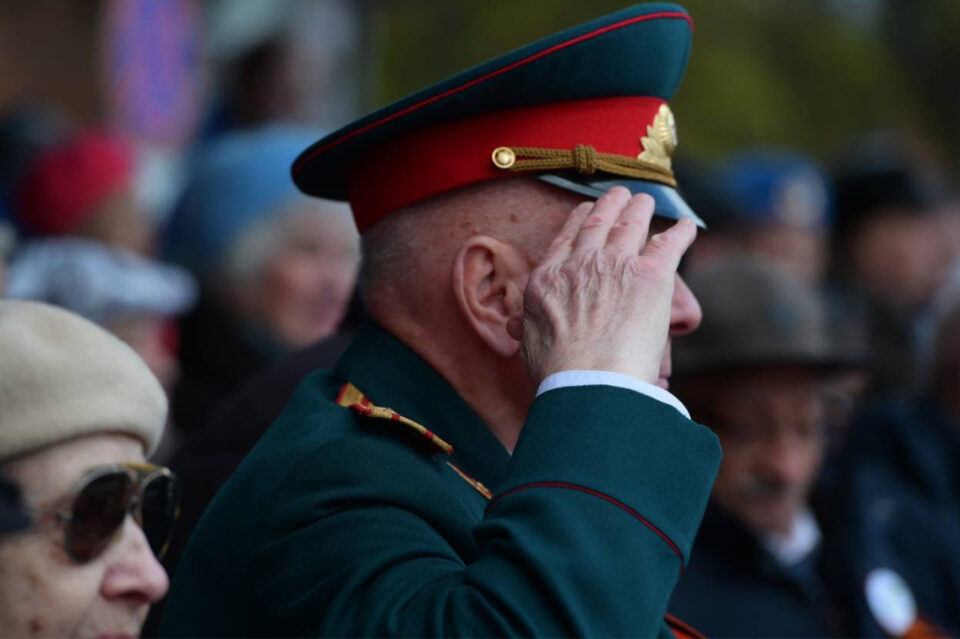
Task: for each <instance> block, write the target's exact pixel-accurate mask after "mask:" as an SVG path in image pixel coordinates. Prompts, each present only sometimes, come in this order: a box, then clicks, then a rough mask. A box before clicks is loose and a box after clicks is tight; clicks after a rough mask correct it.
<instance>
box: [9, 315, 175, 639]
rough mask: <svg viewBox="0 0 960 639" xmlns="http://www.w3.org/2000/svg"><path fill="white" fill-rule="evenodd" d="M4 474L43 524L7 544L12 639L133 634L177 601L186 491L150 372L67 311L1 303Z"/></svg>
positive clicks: (125, 348) (128, 351) (35, 523)
mask: <svg viewBox="0 0 960 639" xmlns="http://www.w3.org/2000/svg"><path fill="white" fill-rule="evenodd" d="M0 398H2V401H0V469H2V472H3V473H4V474H6V475H7V476H8V477H10V478H11V479H12V480H14V481H15V482H16V483H17V484H19V486H20V488H21V489H22V503H23V506H24V507H25V509H26V511H27V512H28V513H29V514H30V516H31V519H32V520H33V525H32V526H31V527H30V528H29V529H27V530H25V531H22V532H20V533H17V534H10V535H4V536H3V537H0V635H2V636H4V637H28V636H29V637H67V636H70V637H105V636H113V637H120V636H125V637H134V636H138V635H139V632H140V626H141V623H142V622H143V619H144V617H145V615H146V614H147V609H148V608H149V607H150V604H152V603H153V602H155V601H157V600H158V599H159V598H160V597H162V596H163V595H164V593H165V592H166V591H167V587H168V581H167V576H166V574H165V573H164V571H163V568H162V567H161V566H160V564H159V563H158V561H157V557H156V554H158V553H161V552H162V550H163V547H164V544H165V543H166V539H167V538H168V537H169V534H170V531H171V530H172V527H173V523H174V520H175V517H176V496H177V487H176V480H175V478H174V477H173V476H172V474H171V473H170V472H169V471H168V470H166V469H164V468H160V467H157V466H153V465H151V464H148V463H146V461H145V458H146V456H148V455H149V454H150V453H151V452H152V450H153V449H154V448H155V447H156V445H157V443H158V442H159V440H160V437H161V434H162V432H163V425H164V421H165V419H166V409H167V403H166V398H165V397H164V394H163V390H162V389H161V388H160V384H159V383H158V382H157V380H156V378H155V377H154V376H153V374H152V373H151V372H150V370H149V369H148V368H147V367H146V365H145V364H144V363H143V361H142V360H141V359H140V358H139V357H138V356H137V355H136V353H134V352H133V351H132V350H131V349H130V348H129V347H128V346H126V345H125V344H124V343H123V342H121V341H120V340H118V339H117V338H115V337H113V336H112V335H110V334H109V333H107V332H106V331H104V330H103V329H101V328H99V327H97V326H96V325H95V324H93V323H91V322H89V321H87V320H85V319H83V318H81V317H79V316H77V315H75V314H73V313H70V312H68V311H65V310H63V309H60V308H56V307H54V306H50V305H47V304H41V303H37V302H30V301H23V300H10V299H2V300H0Z"/></svg>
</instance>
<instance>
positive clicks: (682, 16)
mask: <svg viewBox="0 0 960 639" xmlns="http://www.w3.org/2000/svg"><path fill="white" fill-rule="evenodd" d="M660 18H675V19H679V20H686V21H687V22H688V23H689V24H690V28H691V29H692V28H693V19H692V18H691V17H690V16H689V15H687V14H686V13H683V12H682V11H663V12H660V13H650V14H647V15H643V16H636V17H633V18H630V19H628V20H622V21H620V22H615V23H614V24H608V25H607V26H605V27H601V28H599V29H596V30H594V31H591V32H590V33H585V34H583V35H581V36H577V37H576V38H573V39H572V40H567V41H566V42H561V43H560V44H556V45H554V46H552V47H549V48H547V49H544V50H543V51H539V52H537V53H535V54H533V55H531V56H530V57H528V58H524V59H522V60H517V61H516V62H514V63H513V64H508V65H507V66H505V67H503V68H502V69H497V70H496V71H491V72H490V73H488V74H486V75H483V76H480V77H479V78H474V79H473V80H470V81H469V82H467V83H464V84H462V85H460V86H458V87H454V88H452V89H448V90H446V91H444V92H443V93H438V94H437V95H434V96H430V97H429V98H426V99H424V100H421V101H420V102H417V103H416V104H411V105H410V106H408V107H407V108H405V109H401V110H400V111H397V112H396V113H391V114H390V115H388V116H386V117H384V118H381V119H380V120H376V121H375V122H371V123H370V124H368V125H366V126H364V127H360V128H359V129H356V130H355V131H351V132H350V133H348V134H346V135H344V136H343V137H342V138H339V139H337V140H333V141H331V142H329V143H328V144H325V145H323V146H322V147H320V148H318V149H315V150H314V151H313V152H312V153H310V155H308V156H306V157H304V158H303V159H301V160H300V161H299V162H297V163H296V164H295V165H294V167H293V172H294V173H297V172H299V171H300V168H301V167H302V166H303V164H305V163H307V162H309V161H310V160H312V159H313V158H315V157H316V156H317V155H319V154H321V153H324V152H326V151H329V150H330V149H332V148H334V147H337V146H339V145H341V144H343V143H344V142H346V141H347V140H349V139H351V138H354V137H356V136H358V135H363V134H364V133H367V132H369V131H372V130H373V129H375V128H377V127H379V126H382V125H384V124H387V123H388V122H392V121H393V120H396V119H397V118H402V117H403V116H405V115H408V114H410V113H413V112H414V111H417V110H418V109H422V108H423V107H425V106H427V105H430V104H433V103H434V102H437V101H439V100H443V99H444V98H448V97H450V96H451V95H456V94H457V93H460V92H461V91H464V90H466V89H469V88H470V87H473V86H476V85H478V84H481V83H483V82H486V81H487V80H489V79H491V78H495V77H497V76H498V75H502V74H504V73H506V72H508V71H512V70H513V69H516V68H518V67H522V66H524V65H526V64H529V63H531V62H534V61H535V60H539V59H541V58H544V57H546V56H548V55H550V54H552V53H556V52H557V51H560V50H562V49H566V48H567V47H570V46H573V45H575V44H578V43H580V42H583V41H584V40H590V39H591V38H595V37H597V36H599V35H603V34H604V33H608V32H610V31H615V30H617V29H622V28H623V27H628V26H630V25H632V24H637V23H638V22H646V21H648V20H657V19H660Z"/></svg>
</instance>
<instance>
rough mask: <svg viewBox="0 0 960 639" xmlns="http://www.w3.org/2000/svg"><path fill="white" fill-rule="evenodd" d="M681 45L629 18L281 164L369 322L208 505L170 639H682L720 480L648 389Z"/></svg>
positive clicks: (661, 284)
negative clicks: (679, 614)
mask: <svg viewBox="0 0 960 639" xmlns="http://www.w3.org/2000/svg"><path fill="white" fill-rule="evenodd" d="M690 34H691V21H690V18H689V16H688V15H687V14H686V12H684V11H683V10H682V8H680V7H677V6H675V5H671V4H662V3H657V4H650V5H639V6H636V7H631V8H628V9H625V10H623V11H620V12H618V13H615V14H612V15H610V16H605V17H603V18H599V19H597V20H594V21H592V22H589V23H586V24H583V25H580V26H578V27H574V28H572V29H569V30H567V31H565V32H562V33H559V34H556V35H554V36H552V37H550V38H547V39H545V40H542V41H539V42H536V43H534V44H531V45H529V46H527V47H524V48H522V49H519V50H517V51H514V52H512V53H509V54H507V55H504V56H502V57H500V58H497V59H495V60H492V61H490V62H487V63H485V64H484V65H481V66H480V67H477V68H475V69H472V70H469V71H466V72H463V73H461V74H459V75H457V76H454V77H452V78H449V79H448V80H446V81H444V82H442V83H440V84H438V85H435V86H432V87H429V88H427V89H424V90H423V91H421V92H419V93H417V94H414V95H411V96H409V97H408V98H405V99H403V100H401V101H400V102H398V103H396V104H393V105H390V106H388V107H385V108H384V109H382V110H381V111H378V112H376V113H373V114H371V115H369V116H367V117H365V118H363V119H361V120H360V121H358V122H355V123H353V124H351V125H348V126H347V127H345V128H343V129H341V130H340V131H337V132H334V133H332V134H331V135H330V136H328V137H327V138H325V139H323V140H320V141H319V142H317V143H315V144H314V145H313V146H312V147H310V148H308V149H307V150H305V151H304V152H303V153H302V154H301V155H300V156H299V158H298V160H297V161H296V162H295V163H294V165H293V175H294V179H295V181H296V183H297V184H298V185H299V186H300V188H302V189H303V190H304V191H305V192H307V193H310V194H313V195H315V196H320V197H326V198H331V197H332V198H337V199H349V201H350V203H351V207H352V209H353V213H354V217H355V219H356V221H357V226H358V229H359V230H360V232H361V233H362V234H363V244H364V252H365V253H364V259H365V266H364V272H363V273H364V275H363V278H362V288H363V290H364V295H365V299H366V302H367V309H368V312H369V313H370V316H371V319H372V321H371V322H370V323H368V324H366V325H365V326H363V327H362V328H361V329H360V330H359V331H358V333H357V336H356V337H355V339H354V340H353V342H351V345H350V346H349V347H348V349H347V352H346V353H345V354H344V356H343V357H342V358H341V359H340V361H339V362H338V363H337V365H336V367H335V368H334V369H333V370H332V371H319V372H316V373H314V374H312V375H311V376H310V377H308V378H307V379H306V380H305V381H304V382H303V383H302V384H301V385H300V386H299V388H298V389H297V392H296V393H295V395H294V397H293V399H292V400H291V403H290V404H289V405H288V407H287V409H286V411H285V412H284V414H283V416H281V417H280V419H279V420H278V421H277V422H276V423H275V424H274V425H273V426H272V427H271V428H270V429H269V430H268V431H267V433H266V434H265V435H264V436H263V437H262V438H261V439H260V441H259V442H258V443H257V445H256V446H255V447H254V449H253V450H252V451H251V452H250V454H249V455H248V456H247V457H246V458H245V459H244V461H243V463H241V465H240V467H239V468H238V469H237V472H236V473H234V475H233V476H232V477H231V479H230V480H229V481H228V482H227V484H226V485H225V486H224V488H223V489H222V490H221V491H220V492H219V493H218V495H217V496H216V497H215V498H214V500H213V502H212V503H211V505H210V507H209V508H208V509H207V512H206V513H205V514H204V516H203V518H202V519H201V521H200V523H199V525H198V526H197V528H196V530H195V531H194V534H193V537H192V538H191V540H190V542H189V543H188V545H187V548H186V550H185V552H184V555H183V557H182V560H181V562H180V567H179V569H178V573H177V576H176V579H175V584H174V588H173V590H172V592H171V596H170V598H169V600H168V602H167V609H166V613H165V615H164V621H163V624H162V626H161V630H162V632H163V633H164V634H166V635H169V636H214V635H224V634H229V635H232V636H254V635H260V634H270V635H274V636H303V635H308V634H309V635H325V636H344V635H349V636H406V635H416V636H433V635H455V634H466V635H475V636H518V635H522V636H572V635H585V636H588V635H589V636H592V635H609V636H653V635H660V636H671V635H673V636H678V635H687V634H688V633H689V629H688V628H686V627H685V626H683V625H682V624H678V623H676V622H675V621H667V619H666V618H665V612H666V605H667V600H668V598H669V594H670V592H671V590H672V588H673V585H674V583H675V581H676V579H677V578H678V576H679V575H680V573H681V572H682V570H683V566H684V564H685V563H686V558H687V556H688V552H689V547H690V544H691V542H692V537H693V534H694V532H695V530H696V527H697V525H698V523H699V519H700V517H701V514H702V509H703V507H704V505H705V503H706V499H707V495H708V493H709V487H710V484H711V482H712V480H713V477H714V473H715V471H716V468H717V465H718V463H719V448H718V445H717V442H716V438H715V437H714V436H713V435H712V434H711V433H710V432H709V430H708V429H706V428H704V427H702V426H700V425H697V424H695V423H694V422H692V421H690V419H689V418H688V417H687V415H686V409H685V408H684V407H683V406H682V405H681V404H679V403H678V402H677V401H676V398H675V397H673V395H671V394H670V393H669V391H668V390H666V387H667V386H668V385H669V377H670V357H669V348H670V347H669V342H670V340H671V338H673V337H679V336H681V335H684V334H686V333H688V332H690V331H691V330H693V329H694V328H695V327H696V325H697V324H698V322H699V319H700V313H699V307H698V306H697V303H696V300H695V299H694V298H693V296H692V295H690V292H689V290H688V289H687V288H686V285H685V284H684V283H683V280H682V279H680V278H679V277H678V276H677V275H676V268H677V265H678V263H679V260H680V257H681V255H682V254H683V252H684V251H685V250H686V248H687V247H688V246H689V244H690V243H691V242H692V241H693V239H694V236H695V229H696V225H697V223H698V222H699V219H698V218H697V217H696V215H695V214H694V213H693V212H692V211H691V210H690V209H689V207H688V206H687V205H686V203H685V202H684V201H683V200H682V199H681V198H680V197H679V195H678V193H677V191H676V188H675V187H676V179H675V177H674V176H673V172H672V168H671V166H672V165H671V162H670V156H671V155H672V152H673V149H674V147H675V146H676V141H677V138H676V130H675V122H674V118H673V116H672V113H671V112H670V109H669V106H668V105H667V104H666V100H667V99H669V98H670V97H672V95H673V93H674V91H675V90H676V88H677V85H678V84H679V82H680V79H681V78H682V76H683V73H684V69H685V67H686V60H687V55H688V53H689V51H690ZM654 216H656V217H654ZM648 236H649V241H648ZM241 610H242V613H239V614H238V611H241Z"/></svg>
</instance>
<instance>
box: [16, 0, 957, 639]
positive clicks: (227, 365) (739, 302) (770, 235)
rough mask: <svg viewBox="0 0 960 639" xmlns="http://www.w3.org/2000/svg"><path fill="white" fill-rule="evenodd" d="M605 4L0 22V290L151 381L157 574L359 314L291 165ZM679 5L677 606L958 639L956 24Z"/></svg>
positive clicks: (421, 4) (169, 8)
mask: <svg viewBox="0 0 960 639" xmlns="http://www.w3.org/2000/svg"><path fill="white" fill-rule="evenodd" d="M620 4H621V3H617V2H612V1H605V2H596V3H594V2H591V3H576V2H573V1H567V0H556V1H553V0H552V1H551V2H541V1H538V0H526V1H523V2H516V1H513V2H510V3H507V2H499V1H498V2H483V3H476V2H466V1H458V2H444V3H434V2H427V1H414V0H406V1H399V0H398V1H396V2H387V1H385V0H380V1H376V0H362V1H357V2H350V1H348V0H316V1H313V2H309V1H306V0H290V1H283V2H270V1H268V0H262V1H252V0H219V1H213V0H212V1H209V2H196V1H191V0H163V1H161V0H96V1H95V0H83V1H71V2H60V1H56V0H35V1H25V0H24V1H19V0H17V1H11V2H5V3H4V4H3V5H2V6H0V53H2V55H0V65H5V66H0V71H2V72H0V294H2V295H5V296H8V297H12V298H22V299H31V300H40V301H45V302H49V303H52V304H55V305H58V306H62V307H63V308H66V309H68V310H70V311H73V312H75V313H78V314H80V315H82V316H84V317H86V318H88V319H90V320H92V321H94V322H96V323H98V324H100V325H101V326H103V327H105V328H106V329H108V330H109V331H111V332H112V333H114V334H115V335H116V336H118V337H119V338H120V339H122V340H123V341H125V342H127V343H128V344H129V345H130V346H132V347H133V348H134V350H136V352H137V353H139V354H140V355H141V356H142V358H143V359H144V361H145V362H146V363H147V364H148V366H149V367H150V368H151V370H152V371H153V372H154V373H155V374H156V376H157V377H158V378H159V380H160V381H161V383H162V385H163V387H164V389H165V390H166V391H167V392H168V394H169V397H170V401H171V414H170V422H169V424H168V427H167V431H166V434H165V438H164V441H163V443H162V444H161V446H160V449H159V451H158V452H157V453H156V455H155V457H154V461H156V462H157V463H164V464H169V465H171V466H172V468H173V469H174V470H175V471H176V472H177V473H178V474H179V475H180V476H181V479H182V491H183V495H182V499H183V517H182V521H181V525H180V528H179V529H178V531H177V532H176V537H175V540H174V543H173V546H172V547H171V553H170V555H168V558H167V560H166V561H165V563H166V567H167V569H168V571H173V570H175V567H176V560H177V557H178V550H179V549H181V548H182V545H183V543H184V542H185V540H186V538H187V536H188V535H189V532H190V529H191V527H192V525H193V524H195V523H196V520H197V519H198V518H199V516H200V514H201V513H202V511H203V508H204V506H205V505H206V503H207V502H208V501H209V499H210V498H212V496H213V494H214V493H215V492H216V490H217V488H218V487H219V485H220V484H221V483H222V482H223V481H225V479H226V478H227V477H228V476H229V474H230V472H231V471H232V469H233V468H235V466H236V465H237V464H238V463H239V461H240V459H242V457H243V455H244V453H245V452H246V451H247V450H248V449H249V448H250V447H251V446H252V445H253V443H254V442H255V441H256V439H257V437H258V436H259V434H260V433H262V431H263V429H265V428H266V427H267V426H268V425H269V423H270V421H271V420H272V419H273V418H274V417H275V416H276V415H277V414H278V412H279V410H280V407H282V405H283V402H284V401H285V399H286V397H288V396H289V393H290V392H291V391H292V388H293V387H294V386H295V385H296V382H297V381H298V380H299V378H300V376H302V375H303V374H305V373H306V372H307V371H309V370H311V369H313V368H317V367H324V366H329V365H330V364H331V363H332V362H333V361H335V359H336V357H337V355H338V354H339V352H340V351H341V350H342V348H343V347H344V345H345V343H346V341H347V339H348V338H349V334H350V332H351V331H352V330H353V328H354V327H356V326H357V324H358V322H360V321H362V316H363V311H362V303H361V301H360V300H358V299H356V295H355V293H354V290H355V284H356V280H357V277H358V269H359V265H360V255H359V238H358V236H357V233H356V229H355V227H354V226H353V221H352V219H351V216H350V211H349V208H348V207H347V205H345V204H342V203H335V202H325V201H320V200H317V199H313V198H308V197H306V196H304V195H302V194H299V193H298V191H297V190H296V189H295V187H294V186H293V184H292V182H291V180H290V178H289V167H290V164H291V162H292V160H293V159H294V157H295V156H296V155H297V154H298V153H299V152H300V151H302V150H303V149H305V148H306V147H307V146H309V145H310V144H312V143H313V142H315V141H316V140H318V139H319V138H320V137H322V135H323V134H324V133H325V132H328V131H331V130H333V129H334V128H336V127H337V126H338V125H340V124H342V123H345V122H347V121H349V120H350V119H351V118H352V117H354V116H356V115H357V114H359V113H361V112H363V111H365V110H367V109H368V108H370V107H375V106H379V105H380V104H383V103H385V102H386V101H388V100H390V99H392V98H395V97H398V96H400V95H402V94H404V93H406V92H408V91H410V90H412V89H414V88H417V87H419V86H421V85H423V84H426V83H427V82H429V81H432V80H435V79H437V78H439V77H443V76H444V75H446V74H448V73H450V72H452V71H454V70H456V69H457V68H460V67H465V66H469V64H471V63H473V62H477V61H480V60H482V59H484V58H486V57H489V55H491V54H494V53H499V52H501V51H504V50H507V49H508V48H509V47H510V46H514V45H519V44H521V43H523V42H526V41H528V40H532V39H534V38H536V37H538V36H541V35H543V34H546V33H550V32H551V31H552V30H554V29H556V28H559V27H562V26H567V25H572V24H575V23H577V22H578V21H581V20H583V19H585V18H588V17H593V16H595V15H600V14H602V13H604V12H605V11H607V10H613V9H615V8H617V7H618V6H620ZM685 5H686V6H687V8H688V9H689V10H690V12H691V14H692V15H693V17H694V19H695V21H696V22H697V31H696V34H695V37H694V42H695V45H694V51H693V55H692V58H691V66H690V71H689V73H688V77H687V80H686V81H685V84H684V86H683V88H682V90H681V92H680V95H679V96H678V98H677V100H676V101H675V102H674V104H673V107H674V111H675V113H676V114H677V118H678V120H679V121H680V122H681V125H682V126H681V130H682V131H683V133H681V139H680V145H679V148H678V157H677V158H676V168H677V173H678V181H679V183H680V188H681V191H682V192H683V193H684V195H685V197H686V198H687V200H688V201H689V202H690V204H691V205H692V207H693V208H694V209H695V210H696V211H697V212H698V214H699V215H700V216H701V217H702V218H703V219H704V220H705V221H706V223H707V225H708V230H707V231H705V232H703V233H701V234H700V236H699V238H698V240H697V242H696V244H695V245H694V247H693V248H692V249H691V250H690V252H689V253H688V255H687V257H686V259H685V263H684V265H683V273H684V275H685V277H688V279H689V281H690V284H691V287H692V288H693V290H694V292H695V293H697V294H698V296H699V297H700V299H701V304H702V305H703V308H704V317H705V319H704V325H703V327H702V329H701V331H700V332H699V333H697V334H695V335H693V336H691V337H690V338H688V339H687V340H679V341H678V343H677V344H675V345H674V350H675V364H674V372H673V375H674V380H675V381H674V387H673V390H674V392H675V393H676V394H677V395H678V396H679V397H680V399H681V400H683V401H684V402H685V403H686V404H687V406H688V407H689V408H690V411H691V413H692V415H693V418H694V419H695V420H697V421H700V422H703V423H705V424H707V425H708V426H710V427H711V428H713V429H714V430H716V431H717V433H718V435H719V436H720V438H721V441H722V442H723V445H724V452H725V461H724V467H723V470H721V476H720V478H718V481H717V485H716V488H715V492H714V497H715V500H714V501H715V502H716V503H715V504H712V505H711V508H710V509H709V510H708V514H707V517H706V519H705V521H704V526H703V528H702V529H701V536H700V538H698V542H697V546H696V547H695V551H694V559H693V562H692V564H691V568H690V570H689V571H688V574H687V576H686V577H685V578H684V579H683V580H681V585H680V587H679V588H678V591H677V594H676V596H675V599H674V603H673V604H672V607H674V608H676V610H677V611H678V612H679V613H681V616H682V617H683V618H684V619H685V620H687V621H689V622H691V623H692V624H693V625H694V626H696V627H698V628H699V629H700V630H702V631H704V632H705V633H706V634H707V635H708V636H709V635H715V636H780V635H787V634H795V635H797V636H823V635H828V634H870V633H874V632H875V633H876V635H875V636H920V635H919V634H916V633H919V632H928V633H931V634H932V635H938V636H958V634H960V470H958V469H960V199H958V190H957V170H958V168H960V167H958V166H957V164H956V161H957V159H958V156H957V149H958V148H960V126H958V124H957V122H958V121H960V120H958V119H957V118H956V113H957V107H958V106H960V87H958V86H956V84H955V83H953V82H951V78H952V77H953V75H954V73H955V71H956V70H957V68H958V64H956V63H957V62H960V45H958V44H957V43H956V42H952V41H950V38H949V34H950V33H951V32H952V31H953V30H954V29H955V27H957V26H960V11H958V9H957V5H956V4H954V3H950V2H936V1H932V0H931V1H924V2H916V3H894V2H883V1H876V2H870V1H863V0H846V1H845V0H832V1H826V0H823V1H819V2H809V3H797V2H760V1H759V0H753V1H748V0H738V1H736V2H724V3H711V2H709V0H698V1H696V2H688V3H685ZM904 7H907V9H906V10H905V9H904ZM438 52H443V53H442V55H438ZM685 342H686V343H685ZM291 357H292V358H294V359H293V360H291V359H290V358H291ZM290 361H295V362H297V363H296V364H295V365H290V364H289V362H290ZM278 362H287V364H286V365H285V368H283V371H282V372H280V373H278V372H277V370H278V369H277V368H276V366H277V363H278ZM251 384H252V386H251ZM265 387H269V388H270V389H272V390H271V391H269V392H268V393H264V392H263V391H262V390H250V389H262V388H265ZM750 539H753V540H754V541H755V543H750V542H748V541H745V540H750ZM878 571H880V572H878ZM904 589H905V591H904ZM911 606H912V608H911ZM911 610H912V611H913V613H912V614H910V613H911ZM745 620H749V623H748V622H747V621H745ZM852 620H853V621H852ZM744 623H747V625H744ZM851 628H853V629H854V630H851ZM791 629H792V630H791ZM910 633H914V634H912V635H910ZM872 636H873V635H872Z"/></svg>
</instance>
